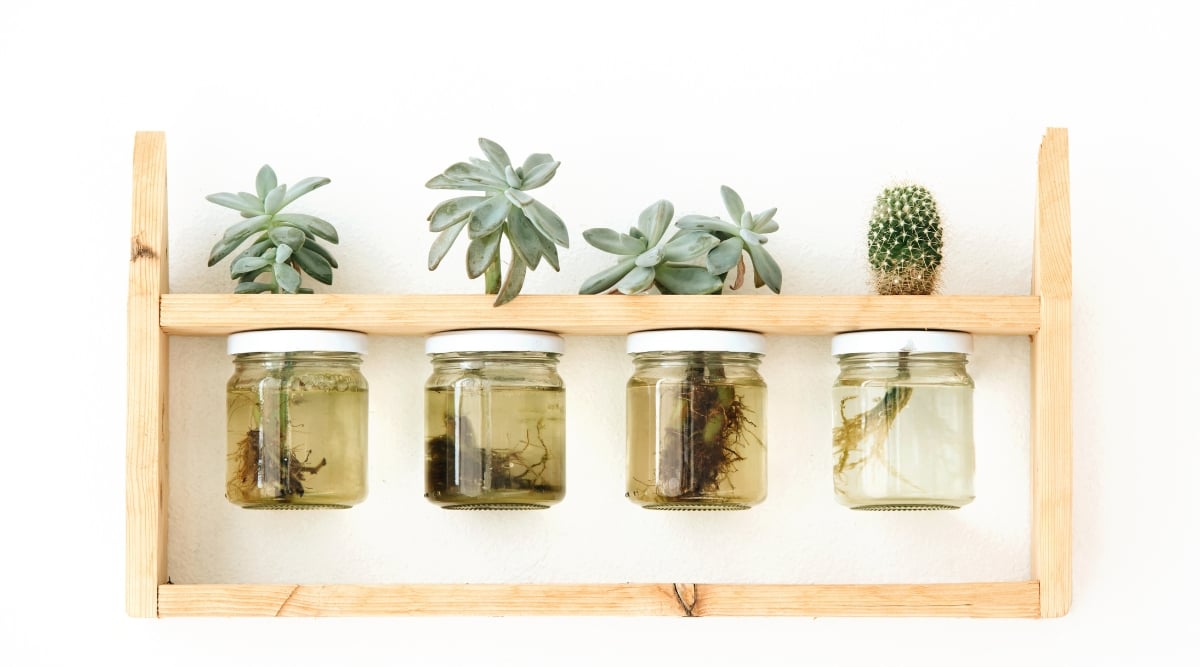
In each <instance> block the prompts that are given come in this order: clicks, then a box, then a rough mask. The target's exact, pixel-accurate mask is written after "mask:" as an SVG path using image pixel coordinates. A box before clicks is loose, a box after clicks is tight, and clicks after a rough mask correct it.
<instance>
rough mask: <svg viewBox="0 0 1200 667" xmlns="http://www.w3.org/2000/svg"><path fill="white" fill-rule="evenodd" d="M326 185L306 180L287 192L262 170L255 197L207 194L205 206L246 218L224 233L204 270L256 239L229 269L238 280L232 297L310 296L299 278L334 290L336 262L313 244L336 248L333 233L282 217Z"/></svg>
mask: <svg viewBox="0 0 1200 667" xmlns="http://www.w3.org/2000/svg"><path fill="white" fill-rule="evenodd" d="M328 184H329V179H328V178H319V177H313V178H305V179H302V180H301V181H300V182H298V183H296V184H295V185H293V186H292V187H291V188H290V189H289V188H288V186H287V185H286V184H283V183H279V182H278V179H277V178H276V176H275V170H273V169H271V166H270V165H263V166H262V168H261V169H259V170H258V177H257V178H256V179H255V190H256V192H257V194H251V193H249V192H238V193H233V192H218V193H216V194H211V195H208V197H206V199H208V201H210V202H212V203H214V204H217V205H219V206H224V207H225V208H231V209H233V210H235V211H237V212H239V213H241V214H242V218H244V220H242V221H241V222H238V223H237V224H234V225H232V226H230V227H229V229H227V230H225V234H224V235H222V236H221V239H220V240H219V241H217V243H216V245H214V246H213V248H212V252H210V253H209V256H208V265H209V266H212V265H214V264H216V263H217V262H219V261H221V260H222V259H225V257H227V256H228V255H229V254H230V253H232V252H233V251H234V250H236V249H237V248H238V247H239V246H241V245H242V244H243V243H244V242H246V241H247V240H249V239H250V237H252V236H254V235H255V234H258V237H257V238H255V239H254V242H253V243H251V244H250V246H249V247H248V248H246V249H245V250H243V251H242V252H241V253H240V254H238V256H237V257H235V258H234V259H233V263H232V264H231V265H230V271H229V272H230V276H231V277H232V278H233V279H234V280H236V281H238V282H237V285H236V286H235V287H234V290H233V291H234V293H235V294H257V293H259V292H272V293H275V294H279V293H287V294H311V293H312V290H311V289H309V288H307V287H301V286H300V280H301V273H307V274H308V275H310V276H312V277H313V278H315V279H316V280H317V281H318V282H321V283H324V284H326V285H332V284H333V269H335V268H336V267H337V260H335V259H334V258H333V255H331V254H329V251H328V250H326V249H325V247H324V246H322V245H321V244H320V243H318V242H317V239H321V240H324V241H328V242H329V243H337V242H338V234H337V230H336V229H334V227H333V225H331V224H329V223H328V222H326V221H324V220H322V219H321V218H318V217H316V216H312V215H306V214H303V213H283V212H282V211H283V209H284V208H286V207H287V206H288V205H289V204H291V203H292V202H294V201H296V200H297V199H299V198H300V197H303V196H304V195H306V194H308V193H310V192H312V191H313V190H316V189H317V188H319V187H322V186H324V185H328ZM263 275H265V276H266V277H267V278H269V279H270V281H269V282H259V281H258V278H259V276H263Z"/></svg>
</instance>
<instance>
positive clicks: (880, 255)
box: [867, 184, 942, 295]
mask: <svg viewBox="0 0 1200 667" xmlns="http://www.w3.org/2000/svg"><path fill="white" fill-rule="evenodd" d="M867 253H868V260H869V261H870V263H871V281H872V283H873V284H874V287H875V291H877V292H879V293H880V294H883V295H890V294H932V293H933V292H934V290H936V289H937V287H938V281H939V278H940V274H939V270H940V268H941V265H942V220H941V216H940V215H939V214H938V208H937V202H936V201H934V199H933V195H932V194H931V193H930V192H929V190H928V189H926V188H924V187H923V186H920V185H913V184H910V185H900V186H895V187H889V188H884V189H883V192H882V193H880V195H879V197H877V198H876V199H875V210H874V211H873V213H872V215H871V228H870V231H869V232H868V233H867Z"/></svg>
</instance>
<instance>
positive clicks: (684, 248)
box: [663, 231, 720, 262]
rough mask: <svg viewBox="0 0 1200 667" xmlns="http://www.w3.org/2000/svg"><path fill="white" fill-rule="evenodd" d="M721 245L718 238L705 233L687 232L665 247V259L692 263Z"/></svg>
mask: <svg viewBox="0 0 1200 667" xmlns="http://www.w3.org/2000/svg"><path fill="white" fill-rule="evenodd" d="M718 243H720V241H719V240H717V237H715V236H713V235H712V234H709V233H708V232H703V231H685V232H683V233H682V234H679V235H677V236H675V238H673V239H671V240H670V241H668V242H667V244H666V245H664V246H663V257H664V258H665V259H666V260H667V261H668V262H690V261H692V260H693V259H696V258H697V257H699V256H701V255H703V254H705V253H706V252H708V251H709V250H712V249H713V248H714V247H716V245H717V244H718Z"/></svg>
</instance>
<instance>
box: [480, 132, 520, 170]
mask: <svg viewBox="0 0 1200 667" xmlns="http://www.w3.org/2000/svg"><path fill="white" fill-rule="evenodd" d="M479 147H480V148H482V149H483V154H484V155H486V156H487V159H488V161H489V162H491V163H492V164H494V165H496V168H497V169H499V170H500V173H501V174H503V173H504V169H505V167H512V160H509V159H508V153H507V152H506V151H505V150H504V148H503V147H502V146H500V144H498V143H496V142H494V141H492V140H491V139H485V138H483V137H480V138H479Z"/></svg>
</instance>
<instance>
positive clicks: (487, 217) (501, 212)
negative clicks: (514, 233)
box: [467, 194, 512, 239]
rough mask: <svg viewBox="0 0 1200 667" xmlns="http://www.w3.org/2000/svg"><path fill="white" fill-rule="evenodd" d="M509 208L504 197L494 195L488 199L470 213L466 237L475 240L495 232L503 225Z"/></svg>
mask: <svg viewBox="0 0 1200 667" xmlns="http://www.w3.org/2000/svg"><path fill="white" fill-rule="evenodd" d="M510 208H512V205H511V204H509V202H508V198H507V197H505V196H504V195H500V194H496V195H492V196H491V197H488V198H487V199H485V200H484V202H483V203H482V204H480V205H479V206H476V207H475V210H474V211H473V212H472V213H471V221H470V222H469V223H468V225H467V235H468V236H470V237H471V238H473V239H477V238H481V237H484V236H487V235H489V234H491V233H492V232H495V231H496V230H497V229H499V228H500V225H501V224H503V223H504V218H505V216H506V215H507V214H508V211H509V209H510Z"/></svg>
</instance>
